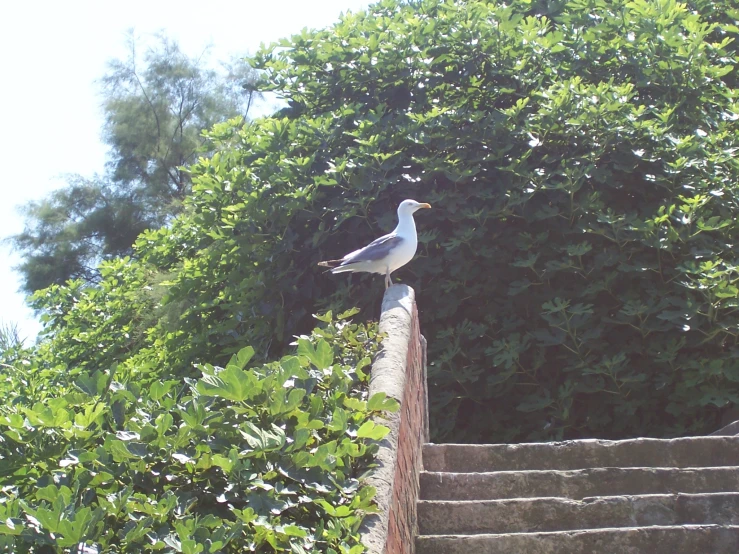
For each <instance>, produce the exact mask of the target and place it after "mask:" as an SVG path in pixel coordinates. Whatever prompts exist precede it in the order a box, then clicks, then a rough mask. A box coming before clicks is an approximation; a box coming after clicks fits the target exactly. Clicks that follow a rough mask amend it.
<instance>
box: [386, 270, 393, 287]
mask: <svg viewBox="0 0 739 554" xmlns="http://www.w3.org/2000/svg"><path fill="white" fill-rule="evenodd" d="M391 284H392V281H390V266H387V268H386V273H385V290H387V289H388V287H390V285H391Z"/></svg>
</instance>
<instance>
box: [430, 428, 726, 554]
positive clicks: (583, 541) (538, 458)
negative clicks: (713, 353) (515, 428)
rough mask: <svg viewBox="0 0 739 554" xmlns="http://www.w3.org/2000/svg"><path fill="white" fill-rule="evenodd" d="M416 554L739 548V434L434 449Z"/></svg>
mask: <svg viewBox="0 0 739 554" xmlns="http://www.w3.org/2000/svg"><path fill="white" fill-rule="evenodd" d="M423 467H424V471H423V472H422V473H421V475H420V500H419V502H418V535H417V537H416V552H417V554H498V553H500V554H503V553H505V554H516V553H521V554H560V553H561V554H593V553H613V554H621V553H624V554H631V553H634V554H635V553H649V554H663V553H664V554H723V553H726V554H729V553H730V554H736V553H739V436H708V437H687V438H680V439H670V440H666V439H665V440H663V439H632V440H624V441H605V440H579V441H566V442H553V443H531V444H496V445H458V444H427V445H425V446H424V448H423Z"/></svg>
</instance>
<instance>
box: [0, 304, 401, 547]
mask: <svg viewBox="0 0 739 554" xmlns="http://www.w3.org/2000/svg"><path fill="white" fill-rule="evenodd" d="M323 319H324V320H326V321H327V322H328V323H327V324H326V325H324V326H323V327H322V328H321V329H316V330H315V331H314V332H313V333H312V334H311V335H310V336H302V337H300V338H299V339H298V347H297V352H296V353H294V354H291V355H288V356H285V357H283V358H282V359H280V360H279V361H277V362H272V363H268V364H264V365H259V364H257V365H250V360H251V359H252V356H253V355H254V350H253V349H251V348H243V349H241V350H240V351H239V352H238V353H236V354H235V355H233V356H232V357H231V359H230V360H229V362H228V363H227V364H226V366H225V367H215V366H213V365H210V364H202V365H199V366H198V370H199V373H200V375H199V377H197V378H192V379H185V381H184V382H183V381H182V380H181V379H172V378H171V377H172V376H171V375H169V376H168V375H166V374H157V372H156V371H153V370H151V371H149V373H147V374H146V375H142V374H141V373H138V374H136V375H135V376H134V375H131V373H130V372H128V371H127V370H126V366H124V365H118V366H112V367H110V368H102V367H100V368H99V369H96V370H95V371H89V370H80V369H73V370H71V371H69V370H68V369H67V368H65V367H43V365H42V364H41V362H40V359H39V357H38V356H35V357H34V356H29V357H27V358H23V359H21V360H19V361H18V362H17V363H16V364H14V365H3V366H2V367H0V376H2V378H3V379H2V381H0V390H2V393H3V397H4V398H5V402H4V404H3V406H2V407H0V431H1V434H0V459H1V460H2V461H3V463H2V467H1V468H0V487H2V489H3V493H4V498H3V499H2V500H0V551H3V552H17V553H20V552H59V553H61V552H70V553H71V552H80V551H82V550H81V549H82V548H83V547H87V550H85V551H91V552H92V551H94V552H171V553H175V552H182V553H208V552H211V553H216V552H223V553H225V552H233V553H236V552H244V551H246V550H248V551H250V552H291V553H304V552H332V553H337V554H338V553H347V554H355V553H359V552H362V551H364V548H363V547H362V546H361V545H359V544H358V527H359V525H360V523H361V521H362V518H363V515H364V514H365V513H367V512H371V511H373V510H374V508H373V505H372V497H373V494H374V491H373V489H372V488H371V487H367V486H364V485H362V484H361V482H360V480H359V479H360V477H361V475H362V472H363V471H364V470H365V469H366V468H367V467H368V465H367V464H368V462H369V461H370V459H371V457H370V456H371V453H372V452H373V451H374V450H375V448H376V446H375V443H374V441H376V440H378V439H381V438H382V437H384V436H385V434H386V433H387V431H388V429H387V428H386V427H383V426H381V425H376V424H374V423H373V422H372V421H370V420H369V418H370V417H371V416H372V415H373V414H375V413H378V412H379V411H380V410H387V409H391V408H393V406H392V405H391V404H392V403H388V401H387V400H386V399H385V398H384V396H375V397H372V398H369V399H367V381H368V374H367V373H366V371H365V370H366V368H367V366H368V364H369V359H370V358H369V357H368V356H371V355H372V354H373V352H374V350H375V345H376V343H377V340H376V339H377V337H376V329H375V327H373V326H371V327H365V326H362V325H356V324H351V323H349V322H347V321H346V320H340V319H337V320H334V319H332V318H331V315H330V314H328V315H327V316H324V317H323ZM50 385H51V386H50Z"/></svg>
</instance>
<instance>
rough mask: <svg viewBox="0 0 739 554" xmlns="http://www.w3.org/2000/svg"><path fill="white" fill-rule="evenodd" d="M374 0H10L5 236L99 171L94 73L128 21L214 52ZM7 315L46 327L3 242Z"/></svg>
mask: <svg viewBox="0 0 739 554" xmlns="http://www.w3.org/2000/svg"><path fill="white" fill-rule="evenodd" d="M369 3H370V2H369V1H368V0H314V1H312V2H308V1H306V0H270V1H261V0H242V1H240V2H239V1H234V0H229V1H223V0H210V1H209V2H204V1H203V0H198V1H197V2H196V1H192V0H177V1H173V0H148V1H141V0H129V1H127V2H101V1H100V0H96V1H82V0H66V1H64V2H59V1H58V0H44V1H32V0H28V1H25V2H22V1H16V2H7V3H6V5H5V7H4V8H3V17H2V18H1V19H0V62H1V64H2V68H3V79H2V81H3V84H2V86H1V87H0V122H2V130H1V131H0V152H1V153H2V158H3V164H2V176H1V177H0V193H1V195H0V198H1V199H2V200H1V201H0V239H2V238H4V237H7V236H9V235H13V234H16V233H19V232H20V231H22V230H23V219H22V217H21V216H20V214H19V213H18V209H17V208H18V206H19V205H23V204H25V203H26V202H28V201H29V200H34V199H39V198H42V197H43V196H45V195H46V194H47V193H48V192H49V191H51V190H53V189H54V188H58V187H61V186H63V185H64V183H65V181H64V180H63V179H62V178H61V176H63V175H64V174H69V173H79V174H81V175H84V176H92V175H93V174H94V173H102V172H103V169H104V163H105V152H106V147H105V146H104V145H103V144H102V143H101V142H100V133H101V127H102V117H101V113H100V110H99V103H100V98H99V96H98V88H97V86H96V84H95V80H96V79H98V78H100V77H101V76H102V75H103V74H104V73H105V70H106V62H107V61H108V60H109V59H111V58H114V57H119V58H123V57H125V56H126V49H125V45H124V37H125V32H126V30H127V29H130V28H134V29H135V31H136V34H137V35H144V34H148V33H154V32H157V31H160V30H163V31H164V32H165V34H166V35H167V36H169V37H170V38H173V39H175V40H177V41H178V42H179V43H180V46H181V47H182V49H183V51H184V52H186V53H187V54H189V55H195V54H199V53H200V52H202V50H203V49H204V48H205V47H206V46H207V45H209V44H210V45H212V49H211V53H210V57H209V59H210V60H211V61H213V62H217V61H219V60H227V59H228V58H229V57H230V55H232V54H244V53H253V52H254V51H256V49H257V48H258V47H259V44H260V43H262V42H264V43H269V42H273V41H276V40H278V39H280V38H282V37H286V36H290V35H292V34H294V33H297V32H299V31H300V30H301V29H302V28H304V27H309V28H320V27H325V26H328V25H330V24H332V23H333V22H335V21H336V20H337V19H338V16H339V14H340V13H341V12H344V11H347V10H354V11H356V10H358V9H362V8H364V7H366V6H367V5H368V4H369ZM0 256H1V257H2V258H3V259H4V263H3V264H2V265H0V324H2V323H16V324H18V326H19V328H20V330H21V334H22V336H25V337H28V338H29V339H32V338H33V337H35V335H36V333H37V332H38V330H39V329H40V324H39V323H38V322H37V321H36V320H34V319H33V314H32V312H31V310H29V309H28V308H27V307H26V306H25V302H24V296H23V295H22V294H21V293H18V292H17V291H18V288H19V276H18V275H17V274H16V273H15V272H14V271H13V270H12V267H13V266H15V265H17V264H18V263H19V261H20V260H19V258H18V256H17V255H15V254H14V253H12V252H11V250H10V248H9V247H8V245H7V244H5V243H3V244H0Z"/></svg>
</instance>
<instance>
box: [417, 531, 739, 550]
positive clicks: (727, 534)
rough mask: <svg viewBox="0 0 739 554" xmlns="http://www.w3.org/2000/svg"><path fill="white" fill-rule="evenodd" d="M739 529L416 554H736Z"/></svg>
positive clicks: (433, 546)
mask: <svg viewBox="0 0 739 554" xmlns="http://www.w3.org/2000/svg"><path fill="white" fill-rule="evenodd" d="M737 551H739V526H735V525H732V526H719V525H681V526H668V527H622V528H618V529H610V528H609V529H589V530H579V531H556V532H551V533H511V534H497V535H495V534H492V535H490V534H488V535H436V536H419V537H417V538H416V554H595V553H597V554H616V553H617V554H644V553H647V552H648V553H649V554H736V553H737Z"/></svg>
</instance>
